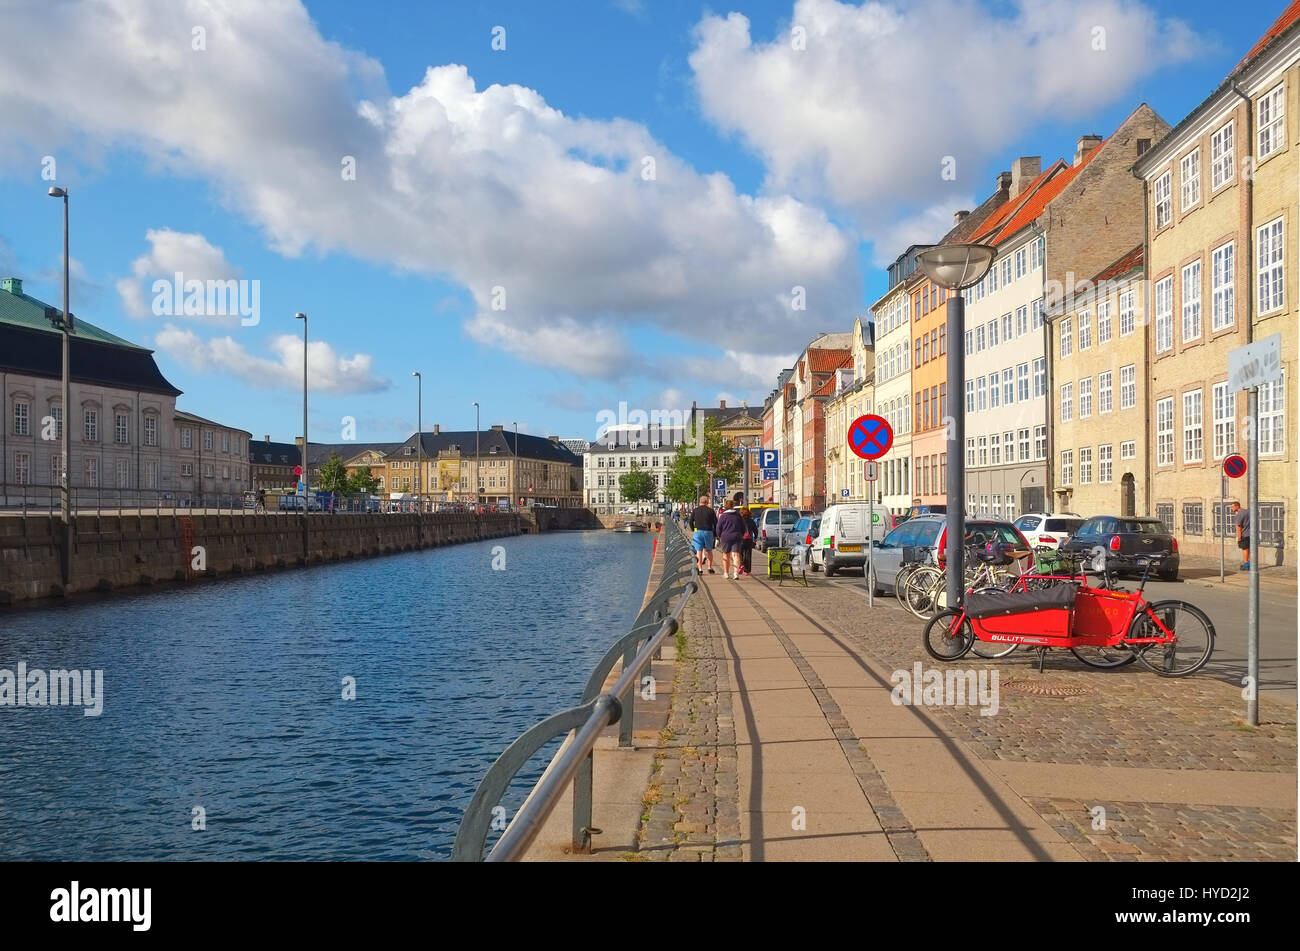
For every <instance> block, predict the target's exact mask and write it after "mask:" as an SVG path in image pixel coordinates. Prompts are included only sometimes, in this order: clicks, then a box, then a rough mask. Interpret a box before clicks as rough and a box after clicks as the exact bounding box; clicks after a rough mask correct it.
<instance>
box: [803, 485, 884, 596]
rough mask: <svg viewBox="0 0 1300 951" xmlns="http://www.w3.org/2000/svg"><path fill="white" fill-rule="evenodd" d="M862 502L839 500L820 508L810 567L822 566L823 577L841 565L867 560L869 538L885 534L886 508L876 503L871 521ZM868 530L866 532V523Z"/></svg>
mask: <svg viewBox="0 0 1300 951" xmlns="http://www.w3.org/2000/svg"><path fill="white" fill-rule="evenodd" d="M868 508H869V506H868V505H867V503H866V502H843V503H839V504H836V505H832V506H829V507H828V508H827V509H826V511H824V512H822V523H821V527H820V528H819V529H818V531H817V537H816V538H815V539H813V546H812V563H813V570H816V569H818V568H824V569H825V570H826V577H828V578H829V577H832V576H833V575H834V574H835V572H837V571H839V570H840V569H841V568H861V567H863V566H864V565H865V564H866V563H867V548H868V547H870V545H871V539H875V540H876V541H880V540H882V539H884V537H885V536H886V535H888V534H889V530H890V529H891V528H892V527H893V519H891V518H890V517H889V509H887V508H885V507H884V506H883V505H877V506H876V507H875V510H874V513H873V514H874V515H875V522H874V523H872V522H870V517H871V516H870V514H869V513H868ZM868 524H870V525H871V528H872V531H871V535H870V537H868V535H867V525H868Z"/></svg>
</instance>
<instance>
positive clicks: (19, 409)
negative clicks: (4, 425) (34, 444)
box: [14, 400, 32, 436]
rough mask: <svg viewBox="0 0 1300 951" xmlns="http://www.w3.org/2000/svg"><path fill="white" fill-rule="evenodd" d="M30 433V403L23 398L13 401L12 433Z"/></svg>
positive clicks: (28, 434)
mask: <svg viewBox="0 0 1300 951" xmlns="http://www.w3.org/2000/svg"><path fill="white" fill-rule="evenodd" d="M31 434H32V404H31V403H28V402H25V401H24V400H15V401H14V435H15V436H30V435H31Z"/></svg>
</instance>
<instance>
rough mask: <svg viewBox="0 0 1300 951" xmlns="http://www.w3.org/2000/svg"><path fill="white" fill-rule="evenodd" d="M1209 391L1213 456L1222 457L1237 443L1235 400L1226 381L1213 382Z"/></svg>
mask: <svg viewBox="0 0 1300 951" xmlns="http://www.w3.org/2000/svg"><path fill="white" fill-rule="evenodd" d="M1210 392H1211V394H1212V396H1211V401H1212V402H1213V404H1214V458H1215V459H1222V458H1223V457H1224V456H1226V455H1228V453H1230V452H1232V451H1233V449H1234V447H1235V446H1236V443H1237V434H1236V428H1237V400H1236V397H1235V394H1234V393H1232V392H1230V391H1229V389H1228V384H1227V383H1216V384H1214V387H1213V388H1212V389H1211V391H1210Z"/></svg>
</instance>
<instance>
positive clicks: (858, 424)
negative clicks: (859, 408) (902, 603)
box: [849, 414, 894, 608]
mask: <svg viewBox="0 0 1300 951" xmlns="http://www.w3.org/2000/svg"><path fill="white" fill-rule="evenodd" d="M893 444H894V428H893V427H892V426H890V425H889V421H888V420H887V419H885V418H884V417H883V416H874V415H870V414H869V415H867V416H859V417H858V418H857V419H855V420H854V421H853V425H851V426H850V427H849V449H851V450H852V451H853V454H854V455H855V456H858V457H859V458H861V459H863V460H865V461H864V462H863V463H862V479H863V481H864V482H865V483H866V485H867V566H866V568H864V569H863V572H862V573H863V576H864V577H865V579H866V582H867V607H869V608H874V607H875V606H876V590H875V581H874V579H873V578H872V572H873V570H874V567H875V557H874V556H875V550H874V549H875V545H876V537H875V536H876V488H875V484H874V483H875V481H876V460H877V459H879V458H880V457H881V456H883V455H884V454H885V453H887V452H889V447H890V446H892V445H893Z"/></svg>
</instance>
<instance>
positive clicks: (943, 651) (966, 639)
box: [921, 611, 975, 660]
mask: <svg viewBox="0 0 1300 951" xmlns="http://www.w3.org/2000/svg"><path fill="white" fill-rule="evenodd" d="M958 619H960V623H958ZM974 640H975V631H974V629H973V628H972V627H971V625H970V621H968V620H966V615H965V614H964V613H962V612H961V611H940V612H939V613H938V614H936V615H935V616H934V617H932V618H930V621H929V623H927V624H926V625H925V634H924V635H923V636H922V638H921V643H922V644H923V645H925V652H926V653H927V654H929V655H930V656H931V657H933V658H934V659H935V660H957V659H959V658H961V657H962V656H964V655H965V653H966V652H967V651H968V650H970V648H971V644H972V643H973V642H974Z"/></svg>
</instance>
